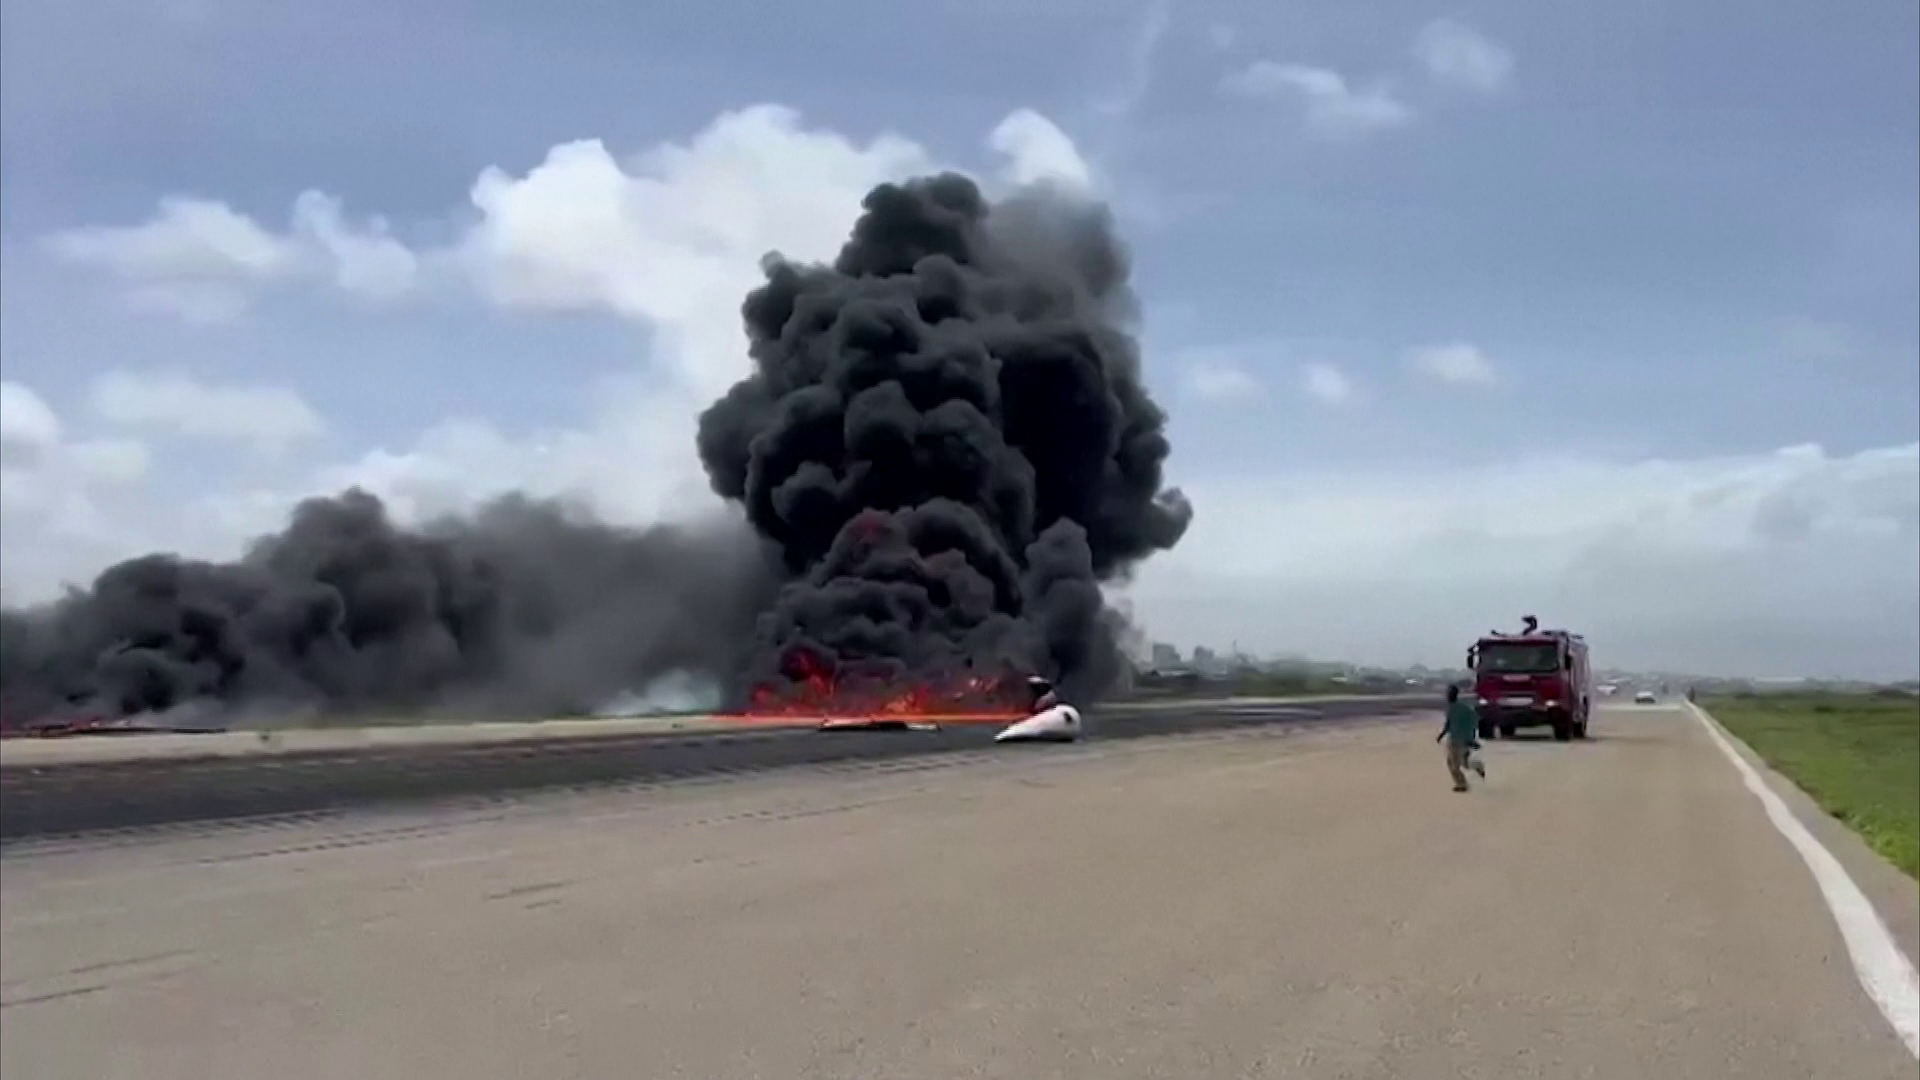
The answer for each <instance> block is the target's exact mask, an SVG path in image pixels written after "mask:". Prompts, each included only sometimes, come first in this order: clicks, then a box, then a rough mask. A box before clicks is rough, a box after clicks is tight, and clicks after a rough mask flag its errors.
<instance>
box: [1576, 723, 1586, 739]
mask: <svg viewBox="0 0 1920 1080" xmlns="http://www.w3.org/2000/svg"><path fill="white" fill-rule="evenodd" d="M1573 737H1574V738H1576V739H1584V738H1586V737H1587V722H1586V721H1585V720H1575V721H1574V722H1573Z"/></svg>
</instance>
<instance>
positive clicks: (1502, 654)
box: [1467, 615, 1593, 742]
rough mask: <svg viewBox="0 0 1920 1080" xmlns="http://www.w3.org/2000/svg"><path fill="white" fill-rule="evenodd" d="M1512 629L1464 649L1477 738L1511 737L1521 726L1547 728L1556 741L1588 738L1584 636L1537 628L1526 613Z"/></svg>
mask: <svg viewBox="0 0 1920 1080" xmlns="http://www.w3.org/2000/svg"><path fill="white" fill-rule="evenodd" d="M1524 621H1525V627H1524V629H1522V630H1521V631H1520V632H1519V633H1517V634H1503V633H1501V632H1499V631H1497V630H1496V631H1493V632H1491V633H1489V634H1487V635H1486V636H1485V637H1482V638H1481V639H1480V640H1479V641H1478V642H1476V643H1474V645H1473V647H1472V648H1471V649H1468V650H1467V667H1468V668H1470V669H1472V671H1473V690H1474V704H1475V706H1476V707H1477V708H1478V709H1479V712H1480V737H1481V738H1483V739H1490V738H1492V737H1493V736H1494V735H1496V734H1497V735H1499V736H1500V737H1501V738H1504V739H1510V738H1512V737H1513V734H1514V732H1516V731H1518V730H1519V729H1521V728H1530V727H1550V728H1552V729H1553V737H1554V739H1555V740H1557V741H1559V742H1567V741H1569V740H1572V739H1584V738H1586V737H1587V723H1588V720H1589V719H1590V718H1591V716H1592V711H1593V671H1592V668H1591V667H1589V666H1588V663H1587V641H1586V639H1585V638H1583V637H1581V636H1580V635H1579V634H1574V633H1569V632H1568V631H1565V630H1542V629H1540V620H1538V619H1536V618H1534V617H1533V616H1531V615H1529V616H1527V617H1526V619H1525V620H1524Z"/></svg>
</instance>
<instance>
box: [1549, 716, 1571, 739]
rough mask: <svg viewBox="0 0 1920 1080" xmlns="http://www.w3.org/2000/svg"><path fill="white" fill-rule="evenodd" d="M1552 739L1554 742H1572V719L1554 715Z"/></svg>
mask: <svg viewBox="0 0 1920 1080" xmlns="http://www.w3.org/2000/svg"><path fill="white" fill-rule="evenodd" d="M1553 741H1554V742H1572V741H1573V721H1572V720H1570V719H1568V718H1567V717H1564V716H1556V717H1554V718H1553Z"/></svg>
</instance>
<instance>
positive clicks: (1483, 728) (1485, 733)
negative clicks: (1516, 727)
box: [1480, 720, 1493, 739]
mask: <svg viewBox="0 0 1920 1080" xmlns="http://www.w3.org/2000/svg"><path fill="white" fill-rule="evenodd" d="M1480 737H1481V738H1483V739H1491V738H1493V721H1491V720H1482V721H1480Z"/></svg>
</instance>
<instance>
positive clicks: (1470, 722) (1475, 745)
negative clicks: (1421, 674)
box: [1433, 684, 1487, 791]
mask: <svg viewBox="0 0 1920 1080" xmlns="http://www.w3.org/2000/svg"><path fill="white" fill-rule="evenodd" d="M1442 739H1445V740H1446V742H1447V772H1449V773H1451V774H1452V775H1453V790H1455V791H1465V790H1467V770H1468V769H1472V770H1473V771H1474V772H1476V773H1479V774H1480V779H1482V780H1485V779H1486V778H1487V766H1486V764H1485V763H1484V762H1482V761H1481V760H1480V759H1479V758H1477V757H1474V756H1473V752H1474V751H1475V750H1478V749H1479V748H1480V714H1479V713H1478V712H1476V711H1475V710H1474V707H1473V705H1472V704H1471V703H1470V702H1465V701H1461V700H1460V687H1458V686H1456V685H1452V684H1449V685H1448V686H1447V716H1446V719H1445V720H1444V721H1443V722H1442V723H1441V725H1440V734H1439V735H1436V736H1434V740H1433V741H1434V742H1439V741H1440V740H1442Z"/></svg>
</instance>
